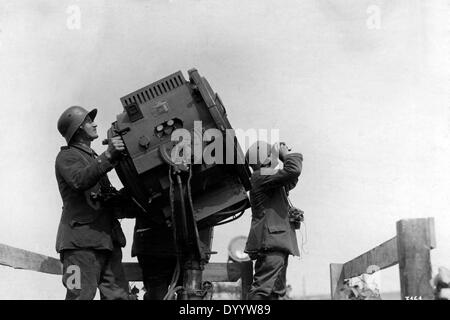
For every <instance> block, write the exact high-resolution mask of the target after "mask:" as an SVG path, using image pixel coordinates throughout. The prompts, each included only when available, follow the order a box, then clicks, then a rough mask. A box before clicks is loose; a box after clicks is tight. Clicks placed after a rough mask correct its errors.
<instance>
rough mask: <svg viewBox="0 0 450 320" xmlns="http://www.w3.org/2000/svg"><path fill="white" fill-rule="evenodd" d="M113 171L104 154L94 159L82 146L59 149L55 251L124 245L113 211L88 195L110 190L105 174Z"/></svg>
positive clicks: (56, 166)
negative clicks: (59, 204)
mask: <svg viewBox="0 0 450 320" xmlns="http://www.w3.org/2000/svg"><path fill="white" fill-rule="evenodd" d="M112 168H113V165H112V164H111V162H110V161H109V160H108V159H107V158H106V156H105V155H104V154H101V155H100V156H98V157H97V155H96V154H95V152H94V151H93V150H92V149H91V148H89V147H88V146H86V145H83V144H73V145H69V146H67V147H62V148H61V151H60V152H59V154H58V156H57V158H56V163H55V172H56V180H57V183H58V187H59V192H60V194H61V198H62V201H63V210H62V216H61V220H60V223H59V228H58V233H57V239H56V251H57V252H60V251H61V250H64V249H80V248H91V249H99V250H100V249H107V250H112V249H113V247H114V246H115V245H120V246H125V236H124V235H123V232H122V229H121V227H120V223H119V221H118V220H117V218H116V217H115V216H114V208H111V207H107V206H105V205H104V204H102V203H101V202H100V201H93V200H92V199H91V193H98V192H99V191H100V190H103V189H104V188H112V186H111V184H110V182H109V180H108V177H107V176H106V173H107V172H108V171H110V170H111V169H112Z"/></svg>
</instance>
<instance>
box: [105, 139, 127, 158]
mask: <svg viewBox="0 0 450 320" xmlns="http://www.w3.org/2000/svg"><path fill="white" fill-rule="evenodd" d="M124 150H125V144H124V143H123V140H122V138H121V137H119V136H117V137H112V138H111V139H109V141H108V149H107V150H106V152H105V154H106V157H108V158H109V159H110V160H116V159H118V158H119V157H120V156H121V153H122V151H124Z"/></svg>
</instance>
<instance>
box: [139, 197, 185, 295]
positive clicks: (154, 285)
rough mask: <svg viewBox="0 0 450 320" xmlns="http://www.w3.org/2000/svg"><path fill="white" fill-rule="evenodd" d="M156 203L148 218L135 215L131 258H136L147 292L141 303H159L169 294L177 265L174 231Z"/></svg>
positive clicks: (160, 205)
mask: <svg viewBox="0 0 450 320" xmlns="http://www.w3.org/2000/svg"><path fill="white" fill-rule="evenodd" d="M160 208H162V204H160V203H158V200H155V201H154V202H153V203H152V206H151V213H150V214H151V217H152V218H151V217H150V216H149V215H138V216H136V225H135V227H134V238H133V247H132V251H131V255H132V256H137V259H138V262H139V265H140V267H141V269H142V275H143V282H144V287H145V289H146V293H145V295H144V300H162V299H163V298H164V296H165V295H166V293H167V291H168V287H169V285H170V282H171V280H172V276H173V273H174V270H175V266H176V263H177V258H176V255H175V245H174V239H173V229H171V228H169V227H167V225H166V223H165V221H164V219H163V218H162V217H163V213H162V212H161V209H160Z"/></svg>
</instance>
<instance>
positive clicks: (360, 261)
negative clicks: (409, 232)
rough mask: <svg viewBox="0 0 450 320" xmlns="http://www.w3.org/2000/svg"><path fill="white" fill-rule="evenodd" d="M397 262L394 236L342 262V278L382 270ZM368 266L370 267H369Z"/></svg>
mask: <svg viewBox="0 0 450 320" xmlns="http://www.w3.org/2000/svg"><path fill="white" fill-rule="evenodd" d="M397 263H398V255H397V238H396V237H394V238H392V239H390V240H388V241H386V242H384V243H382V244H380V245H379V246H377V247H375V248H373V249H372V250H369V251H367V252H366V253H363V254H362V255H360V256H358V257H356V258H355V259H353V260H350V261H348V262H346V263H345V264H344V267H343V274H344V279H349V278H353V277H358V276H360V275H362V274H364V273H372V272H373V270H382V269H385V268H388V267H390V266H393V265H395V264H397ZM369 267H370V268H369Z"/></svg>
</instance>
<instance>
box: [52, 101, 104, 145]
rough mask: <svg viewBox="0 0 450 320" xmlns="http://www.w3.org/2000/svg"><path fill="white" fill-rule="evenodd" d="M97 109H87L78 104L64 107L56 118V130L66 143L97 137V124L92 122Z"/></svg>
mask: <svg viewBox="0 0 450 320" xmlns="http://www.w3.org/2000/svg"><path fill="white" fill-rule="evenodd" d="M96 115H97V109H93V110H91V111H89V112H88V111H87V110H86V109H84V108H83V107H80V106H72V107H69V108H68V109H66V110H65V111H64V112H63V113H62V115H61V116H60V117H59V120H58V131H59V133H61V135H62V136H63V137H64V139H66V142H67V144H69V143H70V142H74V141H77V140H81V141H92V140H94V139H97V138H98V134H97V124H96V123H95V122H94V120H95V116H96Z"/></svg>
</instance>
